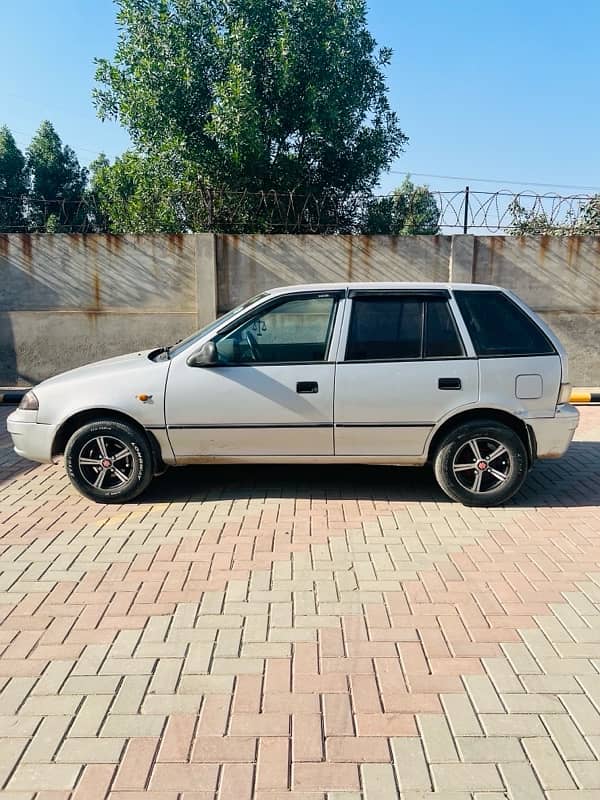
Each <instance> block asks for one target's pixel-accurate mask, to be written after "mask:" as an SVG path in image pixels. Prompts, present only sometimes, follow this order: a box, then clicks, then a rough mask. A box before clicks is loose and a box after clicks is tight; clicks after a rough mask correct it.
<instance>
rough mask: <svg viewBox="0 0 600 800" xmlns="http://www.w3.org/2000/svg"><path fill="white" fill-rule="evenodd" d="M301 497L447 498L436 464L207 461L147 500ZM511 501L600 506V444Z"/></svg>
mask: <svg viewBox="0 0 600 800" xmlns="http://www.w3.org/2000/svg"><path fill="white" fill-rule="evenodd" d="M260 497H264V498H265V499H268V498H272V499H281V498H300V499H310V498H313V499H327V500H336V499H337V500H358V501H361V500H375V501H386V502H389V501H391V502H400V503H402V502H405V503H414V502H417V503H418V502H429V503H431V502H433V503H440V502H442V503H443V502H448V500H447V498H446V496H445V495H444V494H443V493H442V491H441V490H440V489H439V487H438V486H437V483H436V481H435V478H434V475H433V472H432V470H431V468H430V467H425V468H420V467H394V466H376V465H373V466H367V465H346V464H344V465H330V464H327V465H296V464H292V465H281V464H277V465H274V464H237V465H216V464H211V465H203V466H195V467H178V468H176V469H170V470H169V471H168V472H167V473H166V474H165V475H163V476H161V477H160V478H157V479H156V480H155V481H154V483H153V484H152V485H151V487H150V489H149V490H148V491H147V492H146V493H145V494H144V496H143V497H142V498H140V501H139V502H140V504H143V503H148V502H150V503H175V502H192V501H196V502H198V501H216V500H244V499H253V500H256V499H258V498H260ZM507 505H508V506H511V507H517V508H530V507H532V506H533V507H554V506H560V507H569V506H576V507H581V506H598V505H600V442H574V443H573V444H572V445H571V448H570V449H569V452H568V454H567V456H566V457H564V458H562V459H560V460H557V461H540V462H538V463H537V464H536V465H535V467H534V468H533V470H532V471H531V473H530V474H529V476H528V479H527V481H526V483H525V485H524V487H523V488H522V490H521V491H520V493H519V494H518V495H517V496H516V497H515V498H513V500H511V501H510V503H509V504H507Z"/></svg>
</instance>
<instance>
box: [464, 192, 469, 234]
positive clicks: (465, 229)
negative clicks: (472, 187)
mask: <svg viewBox="0 0 600 800" xmlns="http://www.w3.org/2000/svg"><path fill="white" fill-rule="evenodd" d="M468 229H469V187H468V186H465V218H464V223H463V233H467V231H468Z"/></svg>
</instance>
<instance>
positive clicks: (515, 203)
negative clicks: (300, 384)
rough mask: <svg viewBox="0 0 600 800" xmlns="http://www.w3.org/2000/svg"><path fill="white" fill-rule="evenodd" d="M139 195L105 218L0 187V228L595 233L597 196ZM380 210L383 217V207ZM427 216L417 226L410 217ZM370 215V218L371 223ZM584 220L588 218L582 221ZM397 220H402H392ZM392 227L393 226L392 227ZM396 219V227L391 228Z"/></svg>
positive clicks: (78, 205) (76, 205) (82, 201)
mask: <svg viewBox="0 0 600 800" xmlns="http://www.w3.org/2000/svg"><path fill="white" fill-rule="evenodd" d="M138 204H139V200H138V199H136V202H135V203H134V202H133V201H132V200H131V199H130V198H123V199H122V200H118V201H116V202H115V201H114V199H113V201H112V203H111V215H112V219H109V217H108V216H107V215H106V213H105V211H104V209H103V206H102V204H101V203H100V202H99V201H98V198H97V197H96V196H95V195H93V194H92V193H89V194H87V195H86V196H85V197H81V198H55V199H44V198H32V197H29V196H27V197H12V196H6V195H0V233H25V232H51V233H54V232H61V233H158V232H163V233H174V232H203V231H214V232H221V233H307V234H319V233H320V234H335V233H361V232H371V233H385V232H387V231H386V230H385V227H386V225H387V224H390V225H391V227H392V230H391V232H411V227H412V228H414V229H415V232H440V233H452V232H464V233H514V234H518V233H523V232H542V233H543V232H561V233H566V234H568V233H586V232H594V233H600V196H599V195H592V194H576V195H557V194H550V193H548V194H539V193H536V192H533V191H530V190H526V191H523V192H514V191H510V190H508V189H500V190H498V191H496V192H483V191H473V190H470V189H469V187H465V188H464V189H460V190H456V191H437V190H432V189H428V190H424V189H423V188H422V187H420V188H417V189H416V190H415V191H414V192H413V193H412V194H409V195H401V196H398V195H394V194H388V195H371V194H353V195H344V194H342V193H336V192H329V193H324V194H316V193H309V194H301V193H298V192H278V191H262V192H249V191H239V192H238V191H229V190H215V189H208V188H205V187H202V188H200V189H198V190H195V191H188V192H181V193H179V194H175V195H174V194H171V195H169V196H168V197H165V196H164V195H162V194H157V195H156V197H147V198H145V206H146V207H152V208H160V209H162V211H163V213H162V217H161V219H160V221H158V222H157V220H156V216H154V217H153V216H152V215H149V216H150V219H149V220H148V219H147V216H148V215H145V214H144V213H141V214H140V212H139V207H138ZM386 215H387V216H386ZM425 216H426V217H427V230H426V231H425V230H419V225H420V224H422V223H423V219H424V217H425ZM374 220H375V222H374ZM590 220H591V223H590ZM403 224H404V227H402V226H403ZM394 226H395V227H394ZM396 228H398V230H396Z"/></svg>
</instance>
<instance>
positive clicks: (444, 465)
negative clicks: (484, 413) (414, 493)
mask: <svg viewBox="0 0 600 800" xmlns="http://www.w3.org/2000/svg"><path fill="white" fill-rule="evenodd" d="M434 470H435V476H436V478H437V481H438V483H439V485H440V487H441V488H442V490H443V491H444V492H445V493H446V494H447V495H448V497H450V498H451V499H452V500H456V501H457V502H459V503H463V505H466V506H497V505H500V504H501V503H506V502H507V501H508V500H510V498H511V497H513V496H514V495H515V494H516V493H517V492H518V491H519V489H520V488H521V486H522V485H523V482H524V480H525V478H526V477H527V451H526V449H525V445H524V444H523V441H522V440H521V438H520V436H519V435H518V434H517V433H515V431H514V430H512V428H509V427H508V426H507V425H503V424H502V423H500V422H495V421H493V420H489V421H485V420H481V421H479V420H478V421H476V422H467V423H465V424H464V425H460V426H459V427H457V428H455V429H454V430H452V431H450V432H449V433H448V434H447V435H446V437H445V438H444V440H443V441H442V442H441V444H440V446H439V448H438V450H437V453H436V455H435V459H434Z"/></svg>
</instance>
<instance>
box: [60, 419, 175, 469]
mask: <svg viewBox="0 0 600 800" xmlns="http://www.w3.org/2000/svg"><path fill="white" fill-rule="evenodd" d="M99 420H107V421H109V420H110V421H114V422H124V423H126V424H127V425H131V426H132V427H134V428H136V429H137V430H138V431H139V433H141V434H142V435H143V436H145V437H146V439H147V440H148V444H149V445H150V449H151V451H152V459H153V462H154V463H153V471H154V473H155V474H158V473H160V472H163V471H164V469H165V464H164V462H163V460H162V454H161V450H160V445H159V443H158V440H157V439H156V437H155V436H154V434H153V433H152V431H148V430H146V428H144V426H143V425H140V423H139V422H138V421H137V420H135V419H134V418H133V417H130V416H129V415H128V414H124V413H122V412H121V411H114V410H112V409H108V408H90V409H86V410H84V411H79V412H77V413H76V414H73V415H72V416H71V417H68V418H67V419H66V420H65V421H64V422H63V423H62V425H61V426H60V428H59V429H58V430H57V432H56V435H55V437H54V441H53V443H52V458H53V459H54V458H56V457H57V456H60V455H62V454H63V453H64V452H65V448H66V446H67V442H68V441H69V439H70V438H71V436H72V435H73V434H74V433H75V431H76V430H78V429H79V428H82V427H83V426H84V425H88V424H89V423H90V422H96V421H99Z"/></svg>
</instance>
